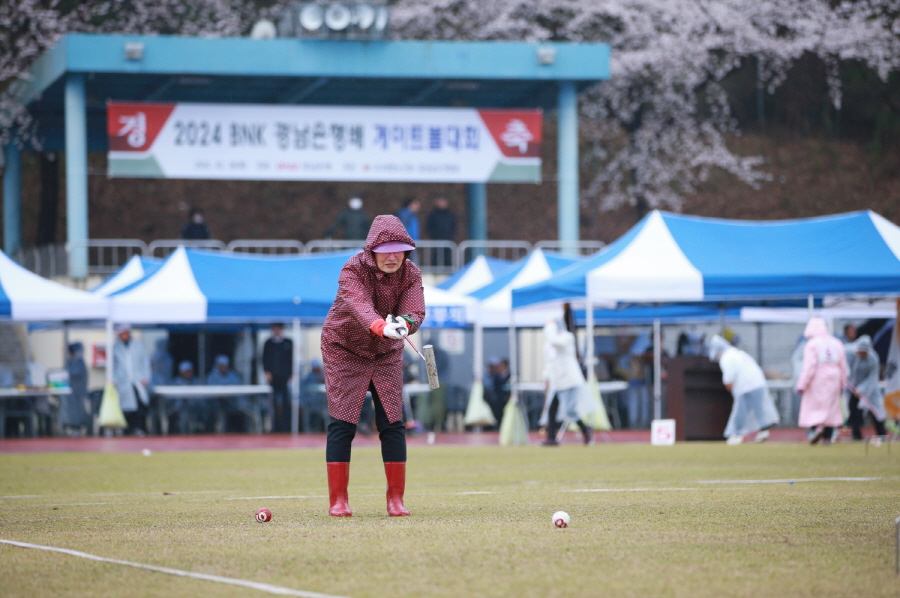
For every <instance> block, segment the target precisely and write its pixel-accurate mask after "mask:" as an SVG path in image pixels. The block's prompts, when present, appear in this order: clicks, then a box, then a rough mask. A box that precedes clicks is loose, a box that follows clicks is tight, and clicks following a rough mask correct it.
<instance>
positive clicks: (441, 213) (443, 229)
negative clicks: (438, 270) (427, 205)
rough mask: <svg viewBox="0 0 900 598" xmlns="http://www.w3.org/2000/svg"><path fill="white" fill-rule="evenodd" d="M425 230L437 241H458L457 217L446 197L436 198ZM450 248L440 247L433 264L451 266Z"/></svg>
mask: <svg viewBox="0 0 900 598" xmlns="http://www.w3.org/2000/svg"><path fill="white" fill-rule="evenodd" d="M425 230H426V231H427V232H428V236H429V237H430V238H431V239H434V240H435V241H453V240H455V239H456V216H455V215H454V214H453V212H451V211H450V201H449V200H448V199H447V197H446V196H445V195H438V196H436V197H435V198H434V208H433V209H432V210H431V213H430V214H428V218H427V219H426V220H425ZM450 251H451V250H450V248H449V247H439V248H438V249H436V250H435V252H434V253H433V254H432V258H431V263H432V265H434V266H449V265H450V264H451V259H450Z"/></svg>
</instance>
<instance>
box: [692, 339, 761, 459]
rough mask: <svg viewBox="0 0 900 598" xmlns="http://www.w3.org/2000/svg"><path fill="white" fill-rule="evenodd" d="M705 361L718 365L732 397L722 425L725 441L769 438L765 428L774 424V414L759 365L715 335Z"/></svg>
mask: <svg viewBox="0 0 900 598" xmlns="http://www.w3.org/2000/svg"><path fill="white" fill-rule="evenodd" d="M709 358H710V359H711V360H712V361H716V362H718V363H719V368H720V369H721V370H722V383H723V384H724V385H725V388H727V389H728V391H729V392H730V393H731V395H732V396H733V397H734V404H733V405H732V407H731V415H729V416H728V423H727V424H726V425H725V433H724V436H725V441H726V442H727V443H728V444H740V443H742V442H743V441H744V436H747V435H749V434H753V433H754V432H755V433H756V437H755V438H754V440H755V441H756V442H763V441H765V440H766V439H768V438H769V428H771V427H772V426H774V425H775V424H777V423H778V410H777V409H776V408H775V402H774V401H772V396H771V395H770V394H769V387H768V386H767V385H766V376H765V374H764V373H763V371H762V368H760V367H759V364H757V363H756V361H755V360H754V359H753V358H752V357H750V355H749V354H748V353H747V352H746V351H742V350H741V349H738V348H737V347H735V346H733V345H732V344H731V343H729V342H728V341H726V340H725V339H724V338H722V337H721V336H719V335H718V334H716V335H713V337H712V338H711V339H710V341H709Z"/></svg>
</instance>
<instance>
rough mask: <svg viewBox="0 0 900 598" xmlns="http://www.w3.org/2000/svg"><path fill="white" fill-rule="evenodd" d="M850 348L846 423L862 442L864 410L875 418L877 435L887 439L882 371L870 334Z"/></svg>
mask: <svg viewBox="0 0 900 598" xmlns="http://www.w3.org/2000/svg"><path fill="white" fill-rule="evenodd" d="M849 346H850V348H851V352H850V353H848V354H847V390H848V391H849V393H850V400H849V401H847V407H848V410H849V416H848V417H847V422H848V423H849V424H850V428H851V429H852V430H853V440H862V425H863V421H864V419H865V414H864V412H863V408H864V409H865V410H866V411H868V412H869V414H870V415H871V416H872V421H873V423H874V425H875V433H876V434H877V435H878V436H884V435H886V434H887V432H886V431H885V427H884V419H885V415H886V414H885V412H884V394H883V393H882V391H881V386H880V385H879V384H878V373H879V371H880V369H881V363H880V361H879V359H878V353H876V352H875V351H874V349H872V338H871V337H870V336H869V335H868V334H864V335H862V336H861V337H859V338H858V339H857V340H856V342H855V343H851V344H850V345H849Z"/></svg>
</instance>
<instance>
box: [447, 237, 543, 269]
mask: <svg viewBox="0 0 900 598" xmlns="http://www.w3.org/2000/svg"><path fill="white" fill-rule="evenodd" d="M530 251H531V243H529V242H528V241H463V242H462V243H460V244H459V245H458V246H457V248H456V263H457V264H460V265H463V264H468V263H469V262H471V261H472V260H474V259H475V258H476V257H478V256H479V255H483V256H485V257H494V258H498V259H503V260H510V261H516V260H518V259H521V258H523V257H525V256H526V255H528V253H529V252H530Z"/></svg>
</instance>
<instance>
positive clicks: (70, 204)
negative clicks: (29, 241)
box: [65, 73, 88, 279]
mask: <svg viewBox="0 0 900 598" xmlns="http://www.w3.org/2000/svg"><path fill="white" fill-rule="evenodd" d="M65 102H66V222H67V227H66V231H67V239H68V242H69V243H77V242H81V241H87V239H88V180H87V175H88V148H87V106H86V102H85V85H84V74H82V73H69V75H68V78H67V79H66V100H65ZM69 275H70V276H71V277H72V278H77V279H84V278H87V275H88V264H87V247H76V248H73V249H72V251H71V253H70V254H69Z"/></svg>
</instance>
